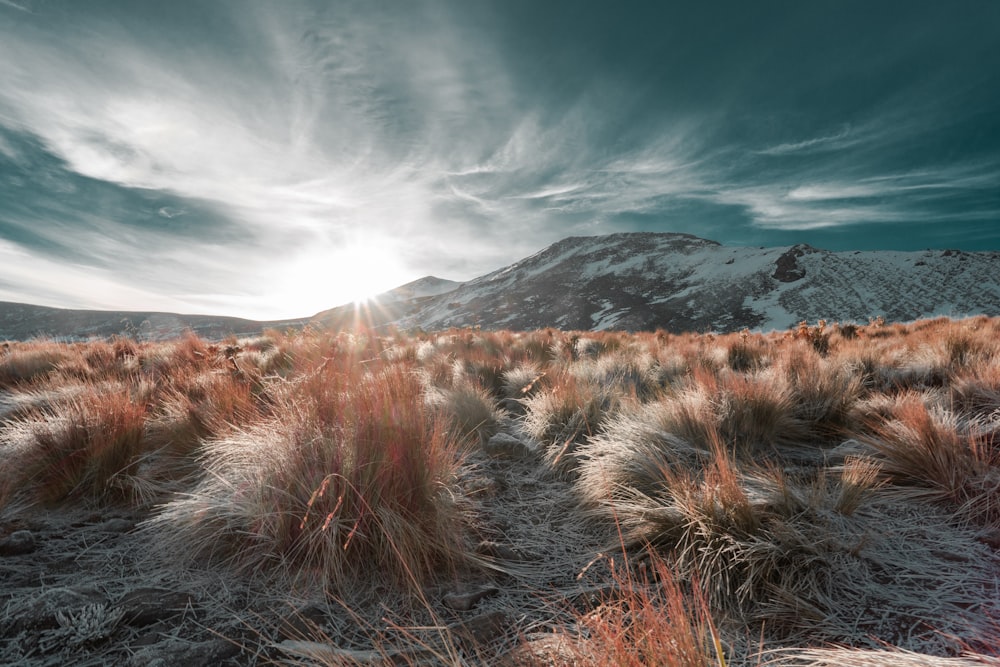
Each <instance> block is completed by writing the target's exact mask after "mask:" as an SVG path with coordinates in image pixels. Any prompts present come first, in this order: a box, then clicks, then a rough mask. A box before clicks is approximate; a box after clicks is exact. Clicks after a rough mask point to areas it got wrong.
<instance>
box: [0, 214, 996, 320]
mask: <svg viewBox="0 0 1000 667" xmlns="http://www.w3.org/2000/svg"><path fill="white" fill-rule="evenodd" d="M978 314H987V315H1000V253H996V252H963V251H959V250H927V251H923V252H889V251H864V252H863V251H855V252H830V251H827V250H818V249H816V248H812V247H810V246H808V245H795V246H790V247H781V248H746V247H732V246H723V245H720V244H719V243H716V242H715V241H708V240H705V239H701V238H698V237H696V236H691V235H689V234H656V233H643V232H639V233H626V234H611V235H608V236H587V237H571V238H567V239H563V240H562V241H559V242H558V243H555V244H553V245H551V246H549V247H548V248H545V249H544V250H542V251H540V252H538V253H536V254H534V255H532V256H530V257H526V258H525V259H522V260H521V261H519V262H516V263H514V264H511V265H510V266H507V267H504V268H502V269H499V270H497V271H494V272H492V273H488V274H486V275H484V276H481V277H479V278H476V279H474V280H470V281H469V282H465V283H457V282H453V281H450V280H444V279H441V278H436V277H434V276H427V277H424V278H420V279H419V280H415V281H413V282H411V283H407V284H406V285H401V286H400V287H397V288H395V289H393V290H390V291H388V292H385V293H384V294H380V295H379V296H377V297H375V298H373V299H371V300H370V301H368V302H366V303H360V304H348V305H344V306H339V307H337V308H332V309H330V310H325V311H323V312H320V313H317V314H316V315H315V316H313V317H312V318H303V319H292V320H281V321H272V322H257V321H252V320H244V319H239V318H234V317H213V316H208V315H177V314H172V313H154V312H111V311H96V310H64V309H60V308H45V307H42V306H30V305H26V304H19V303H4V302H0V340H5V339H6V340H24V339H26V338H30V337H33V336H39V335H45V336H50V337H54V338H58V339H66V340H82V339H86V338H90V337H107V336H111V335H114V334H119V335H121V334H124V335H134V336H138V337H141V338H146V339H167V338H173V337H176V336H178V335H180V334H181V333H183V332H184V331H185V330H187V329H190V330H192V331H194V332H195V333H196V334H198V335H199V336H202V337H204V338H209V339H221V338H224V337H225V336H227V335H230V334H235V335H252V334H255V333H259V332H260V331H262V330H263V329H266V328H277V329H286V328H299V327H302V326H304V325H306V324H309V325H311V326H317V327H324V328H329V329H333V330H339V329H349V328H353V327H356V326H358V325H366V326H371V327H384V326H388V325H395V326H397V327H399V328H401V329H416V328H421V329H424V330H429V331H430V330H436V329H447V328H449V327H468V326H481V327H484V328H487V329H513V330H530V329H539V328H544V327H557V328H560V329H576V330H590V329H621V330H628V331H637V330H652V329H664V330H666V331H671V332H682V331H718V332H726V331H739V330H740V329H742V328H744V327H747V328H750V329H761V330H765V331H767V330H771V329H786V328H788V327H790V326H793V325H795V324H797V323H798V322H800V321H802V320H807V321H809V322H815V321H817V320H819V319H821V318H824V319H828V320H834V321H855V322H867V321H868V319H869V318H871V317H877V316H881V317H884V318H885V319H886V320H888V321H910V320H916V319H920V318H924V317H933V316H936V315H949V316H954V317H959V316H965V315H978Z"/></svg>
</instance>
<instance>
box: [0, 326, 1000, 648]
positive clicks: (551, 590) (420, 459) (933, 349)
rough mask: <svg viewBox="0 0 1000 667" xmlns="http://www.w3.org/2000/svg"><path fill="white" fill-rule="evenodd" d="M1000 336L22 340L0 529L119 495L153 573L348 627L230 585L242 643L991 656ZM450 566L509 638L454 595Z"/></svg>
mask: <svg viewBox="0 0 1000 667" xmlns="http://www.w3.org/2000/svg"><path fill="white" fill-rule="evenodd" d="M997 341H1000V320H998V319H990V318H986V317H978V318H973V319H967V320H949V319H945V318H939V319H935V320H926V321H920V322H915V323H912V324H907V325H903V324H892V325H886V324H885V323H884V322H882V321H880V320H873V321H872V322H871V323H869V324H867V325H857V324H843V325H838V324H830V323H827V322H823V321H821V322H820V323H817V324H816V325H810V324H808V323H802V324H801V325H799V326H798V327H797V328H796V329H794V330H791V331H788V332H774V333H767V334H762V333H751V332H748V331H744V332H742V333H737V334H729V335H716V334H683V335H673V334H667V333H665V332H655V333H635V334H624V333H595V332H585V333H572V332H560V331H556V330H551V329H548V330H543V331H535V332H523V333H517V332H507V331H501V332H486V331H479V330H454V331H446V332H439V333H433V334H427V333H419V334H404V333H401V332H378V333H376V332H371V331H358V332H353V333H324V332H312V331H306V332H285V333H282V332H277V331H268V332H265V333H264V334H263V335H261V336H258V337H256V338H248V339H240V340H237V339H235V338H233V339H228V340H225V341H221V342H209V341H204V340H201V339H198V338H197V337H195V336H193V335H188V336H186V337H184V338H182V339H180V340H176V341H171V342H163V343H155V342H137V341H134V340H129V339H126V338H121V339H114V340H110V341H92V342H88V343H55V342H52V341H48V340H36V341H28V342H10V343H7V344H4V346H3V349H2V350H0V420H2V421H0V520H2V521H4V522H6V524H2V525H7V524H10V525H15V524H16V525H20V524H17V521H21V520H22V519H20V518H19V517H26V516H50V517H57V516H58V515H59V514H60V513H61V512H67V513H68V512H71V511H75V510H77V509H79V508H81V507H82V508H87V510H88V511H94V512H107V511H129V512H133V513H135V514H136V515H137V516H139V518H140V519H141V521H140V524H139V527H138V533H139V534H141V535H142V538H143V540H144V542H145V544H147V545H148V546H149V548H148V551H149V553H148V554H147V556H149V558H147V559H146V561H144V562H145V563H146V565H144V567H148V568H150V572H159V573H163V572H166V571H169V570H171V568H173V569H178V568H187V570H188V571H202V572H212V573H215V574H217V575H218V576H220V577H223V578H224V579H225V580H226V581H229V582H240V583H239V585H242V586H246V587H247V588H248V589H250V590H254V591H257V592H258V595H259V596H262V597H266V599H268V600H272V601H274V600H281V599H283V597H282V596H284V599H287V600H288V601H289V602H288V604H292V602H291V601H293V600H298V599H301V598H302V597H303V596H309V595H312V596H313V597H317V596H318V599H321V600H323V603H324V604H326V605H328V613H329V614H332V615H333V616H334V617H336V618H338V619H340V620H338V621H337V622H336V623H332V624H331V625H328V626H327V627H326V628H319V627H316V626H313V627H312V628H311V630H310V629H306V630H303V631H302V632H301V633H300V635H299V636H297V637H296V641H295V642H292V643H287V642H286V643H284V644H282V642H281V641H280V640H279V639H275V635H274V632H273V630H274V627H275V624H278V623H279V622H280V617H281V615H282V612H281V610H280V608H275V605H274V604H269V605H268V606H269V607H270V610H271V612H272V614H275V613H276V614H278V618H277V619H276V618H269V617H268V616H267V612H266V611H262V609H263V607H261V608H258V607H253V605H250V604H249V603H247V606H246V607H245V610H246V611H245V612H243V613H244V618H245V619H246V621H245V624H246V625H247V626H248V627H250V628H253V630H254V632H253V636H254V637H255V638H256V639H247V638H246V637H244V638H242V639H240V640H239V641H240V642H241V645H244V646H246V645H247V644H248V643H253V641H257V642H258V643H259V646H265V647H269V648H268V649H267V650H264V649H261V648H257V649H250V648H248V649H247V650H248V653H246V654H244V659H245V660H246V661H254V660H257V661H264V660H265V658H266V660H271V661H274V662H288V663H294V664H299V663H300V662H301V663H308V664H317V663H319V664H352V663H362V662H366V661H367V662H374V663H379V662H384V663H387V664H388V663H395V664H399V663H401V662H402V663H405V662H410V663H412V664H424V663H433V662H437V663H448V664H477V663H482V662H491V663H492V662H496V663H501V662H505V663H506V664H523V665H529V664H566V665H570V664H586V665H619V664H626V665H627V664H635V665H650V664H661V665H731V664H765V663H766V664H816V665H820V664H822V665H827V664H829V665H834V664H844V665H854V664H858V665H861V664H864V665H889V664H911V663H912V664H931V662H932V661H934V660H945V659H947V660H950V661H953V663H954V664H978V663H979V662H985V661H987V657H986V656H988V655H990V654H991V653H993V652H995V651H996V650H997V649H998V647H1000V629H998V628H1000V617H998V614H1000V590H998V589H997V574H998V572H1000V554H998V553H997V549H998V548H1000V344H998V343H997ZM8 532H9V531H8ZM0 537H3V535H0ZM463 582H466V583H468V582H478V583H480V584H482V583H485V584H489V585H490V586H492V587H493V589H494V590H495V589H496V588H499V589H501V590H502V591H503V593H502V594H501V596H500V598H499V599H498V601H494V602H492V603H490V604H492V607H490V606H489V605H487V607H488V608H489V609H493V610H494V611H495V612H496V611H498V610H499V611H505V612H506V616H505V617H504V618H505V619H507V620H506V621H505V622H504V623H503V624H501V625H503V627H501V628H499V629H497V628H494V631H491V632H487V633H485V634H484V633H483V632H481V631H468V630H467V628H466V627H465V626H464V625H463V622H462V617H461V614H457V612H455V611H454V610H455V609H461V607H456V606H455V604H453V603H448V604H444V605H443V606H442V602H441V600H442V599H446V598H448V595H447V593H448V592H449V591H455V590H459V591H461V590H463V589H464V588H465V587H466V586H465V584H463ZM227 585H228V584H227ZM233 585H236V584H233ZM581 590H583V591H591V593H590V594H588V595H589V597H587V600H589V601H588V602H586V603H582V602H581V600H582V599H583V598H582V597H581V595H582V594H581V593H580V591H581ZM442 596H443V597H442ZM585 597H586V596H585ZM388 601H391V608H390V606H389V602H388ZM280 606H281V605H280V604H278V605H277V607H280ZM293 606H294V605H293ZM330 606H332V607H333V608H335V610H334V611H330V610H329V609H330ZM338 609H339V611H336V610H338ZM390 609H391V611H390ZM461 611H463V612H464V611H466V610H464V609H461ZM515 612H516V613H515ZM67 613H68V612H67ZM338 614H339V616H338ZM456 614H457V620H456ZM64 617H65V618H70V617H71V616H65V615H64ZM113 620H114V623H110V622H109V623H105V626H107V627H106V628H105V629H104V630H102V632H105V633H106V634H107V640H108V641H111V638H113V637H114V632H115V627H117V625H116V624H120V623H121V615H120V614H119V615H118V616H116V617H114V619H113ZM60 623H61V621H60ZM59 627H60V628H62V625H60V626H59ZM67 627H68V626H67ZM331 627H336V628H339V629H340V630H339V631H341V632H343V633H346V634H344V635H343V636H339V635H337V634H335V633H334V634H331V630H330V628H331ZM347 628H353V629H347ZM470 637H472V639H470ZM87 641H88V640H87V639H86V638H85V637H84V638H83V639H81V641H80V642H79V643H78V644H74V646H85V645H92V644H87ZM366 642H367V646H368V648H367V649H366V650H362V649H360V648H358V649H351V650H350V651H348V650H347V649H344V648H342V647H341V645H342V644H345V643H346V644H350V645H351V646H364V645H365V643H366ZM282 647H284V650H283V649H282ZM11 650H13V649H11ZM34 650H38V651H42V652H43V653H44V652H46V651H49V652H51V651H52V650H55V649H53V648H52V646H49V645H48V644H46V645H45V646H43V647H42V648H36V649H34ZM5 655H6V654H3V653H2V652H0V659H5V657H4V656H5ZM10 655H14V654H10ZM18 655H21V654H18ZM25 655H27V654H25ZM303 656H305V657H303ZM7 657H10V656H9V655H8V656H7ZM251 657H252V659H253V660H251ZM941 664H952V662H943V663H941Z"/></svg>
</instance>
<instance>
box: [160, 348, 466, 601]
mask: <svg viewBox="0 0 1000 667" xmlns="http://www.w3.org/2000/svg"><path fill="white" fill-rule="evenodd" d="M324 376H325V378H326V385H324V391H322V392H319V391H316V390H315V386H314V385H313V384H312V383H308V382H304V383H302V384H300V385H299V386H297V387H293V388H291V391H290V394H289V396H288V397H287V398H286V399H285V400H286V402H283V403H280V404H279V405H278V406H276V407H275V416H274V418H273V419H272V420H269V421H265V422H262V423H260V424H258V425H256V426H254V427H252V428H249V429H247V430H244V431H240V432H237V433H235V434H232V435H230V436H228V437H225V438H221V439H216V440H211V441H208V442H206V443H205V444H204V445H203V447H204V454H203V457H202V460H203V465H204V466H205V468H206V471H207V474H206V475H205V476H204V478H203V479H202V481H201V482H200V483H199V484H198V485H197V486H196V487H195V488H194V489H193V490H192V491H191V492H190V493H188V494H186V495H185V496H183V497H179V498H177V499H175V500H173V501H171V502H170V503H168V504H167V505H166V506H165V507H164V508H163V510H162V511H161V512H160V513H159V514H158V515H157V516H156V517H154V518H153V519H152V520H151V522H150V524H149V527H148V529H149V530H150V531H151V532H153V533H155V534H157V535H158V536H161V539H163V541H164V548H165V551H166V552H167V553H169V554H170V556H171V557H173V558H181V559H185V560H190V559H195V560H200V559H207V560H209V561H210V562H215V563H219V564H224V565H226V566H228V567H230V568H232V569H234V570H236V571H237V572H241V573H245V574H249V575H251V576H253V577H255V578H260V579H270V580H273V579H274V578H278V579H280V580H283V581H287V582H288V583H289V585H295V586H299V585H302V584H306V585H320V586H324V587H330V588H331V589H335V590H345V589H350V588H352V587H354V586H357V585H358V582H359V581H365V582H368V583H371V580H372V579H373V578H377V577H379V576H384V577H386V578H387V579H389V580H390V581H392V582H394V583H396V584H402V585H410V584H411V583H417V584H423V583H425V582H427V581H428V580H430V579H433V578H434V577H435V576H440V575H441V574H442V573H448V572H454V571H455V568H456V567H457V566H458V565H459V564H460V563H461V562H462V561H463V557H464V553H465V552H464V545H463V534H462V529H461V522H460V521H459V518H460V515H459V512H458V510H459V508H458V507H457V505H456V504H455V503H454V502H453V501H452V498H451V496H450V495H449V494H448V492H447V491H448V487H449V485H450V484H451V483H452V478H453V476H454V474H455V467H456V465H457V462H458V460H457V453H456V450H455V445H454V442H453V441H452V439H451V438H450V437H449V429H448V428H447V426H446V425H445V424H444V423H443V422H442V421H439V420H436V419H435V418H434V417H433V415H432V414H431V413H430V412H428V411H427V410H425V409H424V402H423V397H422V388H421V385H420V383H419V381H418V380H417V378H416V377H415V376H414V375H413V373H411V372H410V371H409V369H407V368H398V367H392V368H388V369H384V370H382V371H379V372H376V373H373V374H371V375H367V376H363V377H360V378H355V377H338V376H336V375H334V374H331V373H324Z"/></svg>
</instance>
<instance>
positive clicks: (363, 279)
mask: <svg viewBox="0 0 1000 667" xmlns="http://www.w3.org/2000/svg"><path fill="white" fill-rule="evenodd" d="M286 268H287V270H286V272H285V273H284V279H283V280H282V281H281V282H282V284H281V285H280V287H279V286H277V285H275V286H274V287H275V288H277V289H273V290H271V291H272V292H278V293H280V295H281V296H280V297H279V298H281V299H282V300H285V301H286V306H287V308H288V309H291V310H295V311H296V312H302V313H306V314H310V315H311V314H314V313H317V312H320V311H322V310H327V309H329V308H335V307H337V306H342V305H346V304H350V303H355V304H358V303H364V302H366V301H368V300H370V299H373V298H374V297H375V296H377V295H378V294H380V293H382V292H386V291H388V290H391V289H393V288H394V287H399V286H400V285H402V284H404V283H406V282H409V281H410V280H412V276H411V275H410V274H409V273H408V272H407V271H406V268H405V267H404V266H403V264H402V262H401V261H400V259H399V257H398V255H397V254H396V252H395V251H394V250H393V248H392V246H391V244H388V243H385V244H382V243H376V242H371V241H368V242H361V241H357V242H352V243H350V244H348V245H344V246H340V247H336V248H324V249H316V250H311V251H308V252H304V253H299V254H298V255H297V256H295V257H294V258H290V259H289V260H288V263H287V264H286Z"/></svg>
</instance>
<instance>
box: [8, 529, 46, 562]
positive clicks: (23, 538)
mask: <svg viewBox="0 0 1000 667" xmlns="http://www.w3.org/2000/svg"><path fill="white" fill-rule="evenodd" d="M37 546H38V545H37V541H36V540H35V534H34V533H32V532H31V531H30V530H16V531H14V532H13V533H11V534H10V535H8V536H7V537H5V538H3V539H2V540H0V556H22V555H24V554H30V553H31V552H32V551H34V550H35V548H36V547H37Z"/></svg>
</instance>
